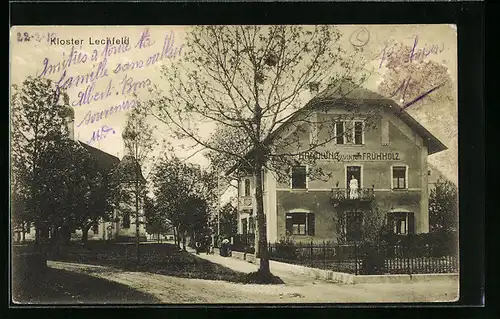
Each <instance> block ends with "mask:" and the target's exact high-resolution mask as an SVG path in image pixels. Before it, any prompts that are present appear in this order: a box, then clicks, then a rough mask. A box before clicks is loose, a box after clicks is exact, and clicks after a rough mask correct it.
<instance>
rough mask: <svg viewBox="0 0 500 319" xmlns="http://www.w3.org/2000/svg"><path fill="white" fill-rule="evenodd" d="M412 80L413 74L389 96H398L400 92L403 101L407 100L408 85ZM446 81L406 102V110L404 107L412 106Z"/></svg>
mask: <svg viewBox="0 0 500 319" xmlns="http://www.w3.org/2000/svg"><path fill="white" fill-rule="evenodd" d="M411 81H412V78H411V76H408V77H407V78H405V79H404V80H403V82H401V84H400V85H399V86H398V88H397V89H396V90H395V91H394V92H393V93H392V94H391V95H390V96H389V97H390V98H394V97H396V96H398V94H400V96H401V99H402V100H403V101H405V100H406V96H407V90H408V87H409V85H410V82H411ZM445 83H446V81H444V82H442V83H440V84H438V85H436V86H434V87H432V88H431V89H429V90H427V91H425V92H424V93H422V94H418V95H417V97H416V98H414V99H413V100H411V101H410V102H408V103H405V104H404V105H403V107H402V109H403V110H404V109H406V108H408V107H410V106H412V105H413V104H415V103H417V102H418V101H420V100H422V99H423V98H425V97H426V96H427V95H429V94H431V93H432V92H434V91H436V90H437V89H439V88H440V87H442V86H443V85H444V84H445Z"/></svg>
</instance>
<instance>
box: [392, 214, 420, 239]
mask: <svg viewBox="0 0 500 319" xmlns="http://www.w3.org/2000/svg"><path fill="white" fill-rule="evenodd" d="M387 223H388V226H389V229H390V230H391V231H392V232H393V233H394V234H396V235H408V234H413V233H415V216H414V214H413V213H407V212H392V213H388V214H387Z"/></svg>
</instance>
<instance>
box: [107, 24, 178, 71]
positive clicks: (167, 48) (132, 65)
mask: <svg viewBox="0 0 500 319" xmlns="http://www.w3.org/2000/svg"><path fill="white" fill-rule="evenodd" d="M152 44H154V41H153V42H151V39H150V35H149V31H148V30H146V31H145V32H144V33H143V34H142V35H141V39H140V40H139V42H137V44H136V48H139V49H143V48H147V47H149V46H151V45H152ZM183 48H184V44H181V45H180V46H176V44H175V34H174V32H173V31H171V32H170V33H169V34H167V35H166V36H165V39H164V41H163V47H162V50H161V52H157V53H154V54H153V55H151V56H149V57H148V58H146V59H142V60H138V61H132V62H126V63H121V62H119V63H117V64H116V67H115V69H114V71H113V73H115V74H118V73H120V72H127V71H129V70H134V69H142V68H143V67H148V66H150V65H153V64H155V63H157V62H158V61H161V60H163V59H170V58H175V57H180V56H182V49H183Z"/></svg>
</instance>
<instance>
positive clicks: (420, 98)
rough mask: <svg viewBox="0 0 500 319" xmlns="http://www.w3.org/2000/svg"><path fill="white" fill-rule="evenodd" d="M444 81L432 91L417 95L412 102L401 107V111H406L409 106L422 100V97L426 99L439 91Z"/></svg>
mask: <svg viewBox="0 0 500 319" xmlns="http://www.w3.org/2000/svg"><path fill="white" fill-rule="evenodd" d="M445 83H446V81H444V82H443V83H441V84H438V85H436V86H435V87H433V88H432V89H430V90H428V91H426V92H424V93H422V94H420V95H418V96H417V97H416V98H414V99H413V100H411V101H410V102H408V103H406V104H405V105H403V107H402V109H403V110H404V109H406V108H408V107H410V106H412V105H413V104H415V103H417V102H418V101H420V100H422V99H423V98H424V97H426V96H427V95H429V94H431V93H432V92H434V91H436V90H437V89H439V88H440V87H442V86H443V85H445Z"/></svg>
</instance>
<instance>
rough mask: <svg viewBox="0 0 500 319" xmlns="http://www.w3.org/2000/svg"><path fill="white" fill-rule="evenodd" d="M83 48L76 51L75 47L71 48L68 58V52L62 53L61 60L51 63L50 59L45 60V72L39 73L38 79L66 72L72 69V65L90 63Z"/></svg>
mask: <svg viewBox="0 0 500 319" xmlns="http://www.w3.org/2000/svg"><path fill="white" fill-rule="evenodd" d="M81 49H82V47H81V46H80V48H79V49H76V48H75V46H71V51H70V53H69V54H68V56H66V52H64V51H63V52H62V56H61V60H59V61H57V62H55V63H51V61H50V60H49V58H44V59H43V70H42V71H41V72H37V77H45V76H49V75H52V74H57V73H59V72H61V71H64V70H66V69H68V68H70V67H71V66H72V65H77V64H83V63H86V62H87V61H89V60H90V59H89V57H88V54H87V53H86V52H84V51H81Z"/></svg>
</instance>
